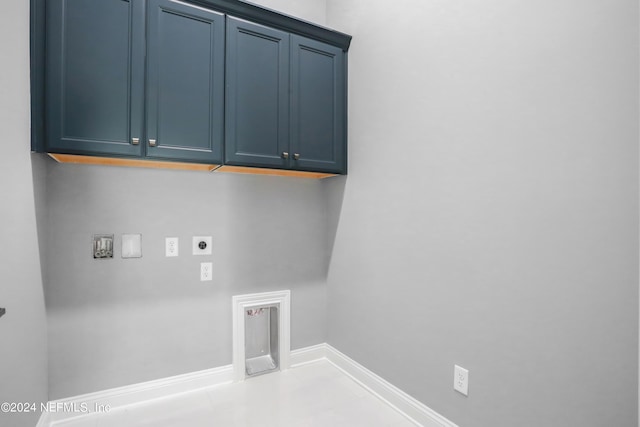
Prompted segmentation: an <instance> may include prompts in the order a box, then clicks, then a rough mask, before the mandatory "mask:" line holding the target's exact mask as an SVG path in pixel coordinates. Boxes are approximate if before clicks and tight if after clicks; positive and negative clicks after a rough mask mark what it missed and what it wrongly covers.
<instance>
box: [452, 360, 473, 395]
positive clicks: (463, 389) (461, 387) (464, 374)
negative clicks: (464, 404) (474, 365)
mask: <svg viewBox="0 0 640 427" xmlns="http://www.w3.org/2000/svg"><path fill="white" fill-rule="evenodd" d="M453 389H454V390H455V391H457V392H460V393H462V394H464V395H465V396H468V395H469V371H468V370H467V369H464V368H463V367H460V366H458V365H454V367H453Z"/></svg>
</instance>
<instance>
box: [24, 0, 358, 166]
mask: <svg viewBox="0 0 640 427" xmlns="http://www.w3.org/2000/svg"><path fill="white" fill-rule="evenodd" d="M30 1H31V8H32V11H31V12H32V13H31V18H32V22H31V37H32V40H31V83H32V86H31V89H32V103H31V108H32V123H33V127H32V147H33V148H34V149H35V150H36V151H45V152H49V153H57V154H83V155H89V156H94V157H120V158H122V159H127V158H128V159H149V160H162V161H178V162H188V163H201V164H203V165H207V166H209V167H210V168H209V170H210V169H212V168H215V167H217V165H223V164H224V165H229V166H242V167H245V166H246V167H259V168H272V169H280V170H281V171H279V172H278V173H281V174H282V171H296V172H295V173H288V172H287V173H286V174H296V173H297V172H298V171H303V172H304V171H308V172H317V173H321V174H324V173H328V174H336V173H337V174H340V173H346V169H347V150H346V129H345V126H346V51H347V49H348V47H349V43H350V40H351V37H350V36H348V35H346V34H341V33H338V32H335V31H332V30H328V29H326V28H322V27H318V26H315V25H313V24H310V23H306V22H303V21H299V20H297V19H295V18H292V17H288V16H285V15H281V14H278V13H276V12H273V11H270V10H267V9H263V8H261V7H259V6H256V5H252V4H250V3H247V2H245V1H241V0H197V1H195V0H182V1H178V0H100V1H96V0H30ZM230 15H235V16H236V17H232V16H230ZM61 157H65V156H58V158H61ZM66 157H68V156H66ZM72 160H77V157H76V158H74V159H72ZM72 160H68V161H72ZM92 160H95V159H92ZM78 161H80V160H78ZM85 161H86V162H90V161H89V160H86V159H85ZM126 161H127V160H119V162H120V164H122V163H124V162H126ZM129 163H135V162H129ZM146 165H149V163H147V164H146ZM174 166H176V165H174ZM189 166H193V165H189ZM229 169H233V168H229ZM240 169H242V170H243V171H247V169H246V168H240ZM236 170H237V168H236ZM249 171H251V170H249ZM252 171H253V172H256V170H255V169H254V170H252Z"/></svg>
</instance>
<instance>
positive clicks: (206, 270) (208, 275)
mask: <svg viewBox="0 0 640 427" xmlns="http://www.w3.org/2000/svg"><path fill="white" fill-rule="evenodd" d="M212 270H213V263H212V262H201V263H200V281H201V282H210V281H212V280H213V272H212Z"/></svg>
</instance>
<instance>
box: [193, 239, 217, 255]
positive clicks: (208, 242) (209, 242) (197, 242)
mask: <svg viewBox="0 0 640 427" xmlns="http://www.w3.org/2000/svg"><path fill="white" fill-rule="evenodd" d="M212 246H213V239H212V238H211V236H193V254H194V255H211V247H212Z"/></svg>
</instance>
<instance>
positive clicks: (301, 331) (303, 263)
mask: <svg viewBox="0 0 640 427" xmlns="http://www.w3.org/2000/svg"><path fill="white" fill-rule="evenodd" d="M47 166H48V176H47V224H46V230H47V236H46V239H45V241H46V242H47V243H46V251H45V252H46V255H45V257H46V279H45V283H46V285H45V295H46V302H47V313H48V322H49V361H50V362H49V363H50V379H49V383H50V394H51V398H61V397H68V396H72V395H77V394H81V393H87V392H92V391H97V390H102V389H106V388H111V387H116V386H122V385H126V384H131V383H136V382H140V381H146V380H152V379H157V378H162V377H166V376H171V375H176V374H181V373H187V372H192V371H197V370H201V369H207V368H213V367H216V366H222V365H226V364H229V363H231V355H232V354H231V353H232V351H231V345H232V336H231V296H232V295H237V294H245V293H252V292H263V291H274V290H281V289H290V290H291V292H292V295H291V304H292V308H291V310H292V313H291V316H292V320H291V334H292V337H291V340H292V341H291V342H292V348H294V349H295V348H300V347H305V346H308V345H313V344H318V343H321V342H324V341H325V340H326V334H325V323H326V321H325V314H326V283H325V277H326V270H327V256H326V246H327V239H326V207H325V204H324V203H323V200H324V194H325V193H324V191H323V187H322V183H321V182H319V181H316V180H305V179H288V178H278V177H261V176H246V175H228V174H211V173H196V172H180V171H169V170H145V169H128V168H112V167H97V166H81V165H63V164H57V163H54V162H53V161H50V162H49V163H48V165H47ZM100 233H113V234H115V235H116V245H115V246H116V250H115V257H114V259H112V260H94V259H93V258H92V254H91V236H92V235H93V234H100ZM123 233H141V234H142V244H143V256H142V258H140V259H122V258H121V251H120V242H121V235H122V234H123ZM194 235H211V236H213V240H214V242H213V255H212V256H193V255H192V254H191V237H192V236H194ZM176 236H177V237H179V238H180V245H179V253H180V256H179V257H177V258H166V257H165V256H164V239H165V237H176ZM202 261H211V262H213V266H214V281H213V282H200V267H199V266H200V262H202Z"/></svg>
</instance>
